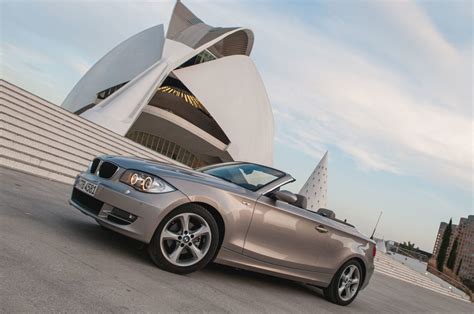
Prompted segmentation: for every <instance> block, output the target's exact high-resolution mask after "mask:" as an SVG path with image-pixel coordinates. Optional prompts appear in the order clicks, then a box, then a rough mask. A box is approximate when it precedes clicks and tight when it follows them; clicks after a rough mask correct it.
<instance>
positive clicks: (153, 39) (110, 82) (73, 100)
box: [61, 25, 165, 112]
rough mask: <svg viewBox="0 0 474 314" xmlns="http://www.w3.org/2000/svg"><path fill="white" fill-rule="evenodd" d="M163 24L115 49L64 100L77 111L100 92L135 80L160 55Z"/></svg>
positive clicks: (93, 67) (65, 106)
mask: <svg viewBox="0 0 474 314" xmlns="http://www.w3.org/2000/svg"><path fill="white" fill-rule="evenodd" d="M164 43H165V36H164V29H163V25H157V26H154V27H151V28H148V29H146V30H144V31H142V32H140V33H138V34H136V35H134V36H132V37H130V38H129V39H127V40H125V41H124V42H122V43H120V44H119V45H118V46H117V47H115V48H114V49H112V50H111V51H110V52H109V53H107V54H106V55H105V56H104V57H102V58H101V59H100V60H99V61H97V62H96V63H95V64H94V65H93V66H92V68H90V70H89V71H87V73H86V74H85V75H84V76H83V77H82V78H81V79H80V80H79V82H78V83H77V84H76V85H75V86H74V88H73V89H72V90H71V92H69V94H68V96H67V97H66V99H65V100H64V101H63V103H62V105H61V106H62V107H63V108H65V109H67V110H69V111H71V112H75V111H77V110H79V109H81V108H83V107H85V106H87V105H89V104H91V103H93V102H94V101H95V100H96V97H97V93H98V92H100V91H102V90H104V89H107V88H110V87H112V86H115V85H118V84H121V83H124V82H127V81H130V80H132V79H133V78H134V77H136V76H137V75H139V74H140V73H142V72H143V71H145V70H146V69H148V68H149V67H150V66H151V65H153V64H155V63H156V62H157V61H158V60H160V59H161V54H162V51H163V46H164Z"/></svg>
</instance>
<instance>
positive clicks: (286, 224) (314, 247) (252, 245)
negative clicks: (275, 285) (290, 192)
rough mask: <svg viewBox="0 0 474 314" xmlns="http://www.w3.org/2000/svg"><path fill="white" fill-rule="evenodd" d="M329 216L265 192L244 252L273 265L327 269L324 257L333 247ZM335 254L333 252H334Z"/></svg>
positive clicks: (258, 203)
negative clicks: (294, 204)
mask: <svg viewBox="0 0 474 314" xmlns="http://www.w3.org/2000/svg"><path fill="white" fill-rule="evenodd" d="M332 230H333V229H332V228H331V226H330V221H329V219H327V218H325V217H322V216H320V215H318V214H315V213H312V212H310V211H307V210H305V209H302V208H298V207H295V206H293V205H290V204H287V203H285V202H282V201H278V200H275V199H273V198H271V197H268V196H265V195H262V196H260V197H259V198H258V199H257V202H256V205H255V209H254V214H253V217H252V221H251V223H250V227H249V231H248V232H247V237H246V240H245V244H244V255H247V256H249V257H252V258H255V259H257V260H260V261H263V262H267V263H271V264H274V265H279V266H284V267H289V268H296V269H301V270H308V271H317V272H325V271H327V269H326V270H325V269H324V268H325V267H321V265H320V262H321V260H322V259H323V260H327V257H324V258H321V256H322V255H324V254H327V253H328V251H330V252H334V246H332V247H331V245H330V242H331V236H332V232H333V231H332ZM331 254H334V253H331Z"/></svg>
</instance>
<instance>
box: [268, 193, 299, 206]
mask: <svg viewBox="0 0 474 314" xmlns="http://www.w3.org/2000/svg"><path fill="white" fill-rule="evenodd" d="M273 196H274V197H275V198H276V199H277V200H279V201H282V202H285V203H288V204H293V203H294V202H296V201H297V200H298V198H297V197H296V195H295V194H294V193H291V192H290V191H276V192H275V193H273Z"/></svg>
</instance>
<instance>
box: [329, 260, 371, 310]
mask: <svg viewBox="0 0 474 314" xmlns="http://www.w3.org/2000/svg"><path fill="white" fill-rule="evenodd" d="M362 279H363V274H362V266H361V265H360V263H359V262H358V261H356V260H351V261H348V262H347V263H345V264H344V265H342V267H341V268H340V269H339V270H338V271H337V273H336V274H335V275H334V277H333V279H332V281H331V284H330V285H329V286H328V287H327V288H325V289H324V290H323V291H324V296H325V297H326V299H328V300H329V301H331V302H333V303H336V304H339V305H348V304H350V303H351V302H352V301H354V299H355V298H356V296H357V294H358V293H359V290H360V286H361V284H362Z"/></svg>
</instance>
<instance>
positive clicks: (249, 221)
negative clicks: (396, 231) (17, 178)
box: [70, 156, 375, 305]
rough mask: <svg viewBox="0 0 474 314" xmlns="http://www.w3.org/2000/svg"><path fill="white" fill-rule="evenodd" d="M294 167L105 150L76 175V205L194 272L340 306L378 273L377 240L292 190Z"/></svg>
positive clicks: (163, 263)
mask: <svg viewBox="0 0 474 314" xmlns="http://www.w3.org/2000/svg"><path fill="white" fill-rule="evenodd" d="M293 181H294V179H293V177H292V176H291V175H289V174H288V173H285V172H283V171H280V170H276V169H273V168H270V167H266V166H262V165H258V164H254V163H247V162H231V163H222V164H217V165H212V166H208V167H204V168H200V169H197V170H192V169H189V168H185V167H180V166H175V165H170V164H164V163H159V162H154V161H150V160H143V159H138V158H130V157H119V156H101V157H98V158H95V159H94V160H93V161H92V162H91V164H90V166H89V168H88V169H87V170H86V171H84V172H82V173H80V174H79V175H78V176H77V177H76V180H75V183H74V187H73V190H72V195H71V199H70V204H71V205H72V206H74V207H75V208H77V209H79V210H80V211H81V212H83V213H84V214H86V215H88V216H90V217H92V218H94V219H95V220H96V221H97V222H98V223H99V224H100V225H102V226H103V227H105V228H108V229H111V230H113V231H116V232H118V233H121V234H123V235H125V236H128V237H131V238H134V239H137V240H139V241H142V242H144V243H146V244H147V250H148V253H149V256H150V258H151V260H152V261H153V262H154V263H155V264H156V265H157V266H158V267H159V268H161V269H164V270H166V271H170V272H174V273H178V274H187V273H191V272H194V271H197V270H199V269H201V268H203V267H205V266H206V265H207V264H209V263H211V262H215V263H220V264H225V265H230V266H233V267H237V268H241V269H246V270H250V271H256V272H260V273H265V274H269V275H273V276H278V277H283V278H286V279H290V280H295V281H299V282H303V283H306V284H309V285H313V286H317V287H320V288H322V289H323V292H324V295H325V297H326V298H327V299H328V300H330V301H331V302H334V303H336V304H340V305H347V304H349V303H351V302H352V301H353V300H354V299H355V298H356V296H357V294H358V292H359V291H360V290H361V289H363V288H364V287H366V286H367V284H368V283H369V280H370V278H371V276H372V273H373V271H374V256H375V243H374V242H373V241H372V240H370V239H369V238H367V237H366V236H364V235H363V234H361V233H360V232H358V231H357V230H356V228H354V226H352V225H350V224H348V223H346V222H344V221H341V220H338V219H336V218H335V215H334V212H332V211H331V210H328V209H324V208H321V209H319V210H318V211H316V212H315V211H310V210H308V209H306V208H305V207H306V199H305V197H304V196H301V195H297V194H294V193H292V192H289V191H286V190H283V189H282V188H283V187H284V186H285V185H286V184H288V183H291V182H293Z"/></svg>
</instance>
